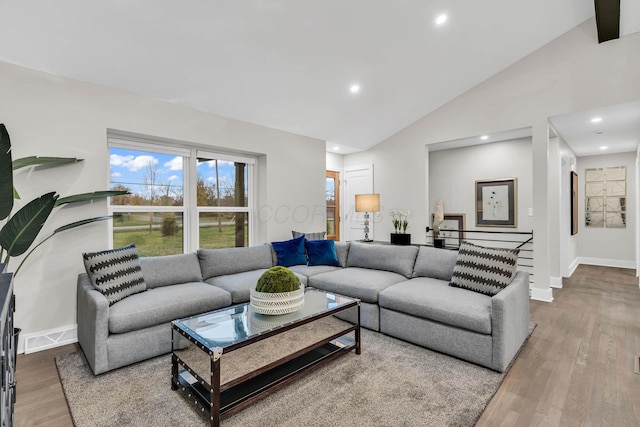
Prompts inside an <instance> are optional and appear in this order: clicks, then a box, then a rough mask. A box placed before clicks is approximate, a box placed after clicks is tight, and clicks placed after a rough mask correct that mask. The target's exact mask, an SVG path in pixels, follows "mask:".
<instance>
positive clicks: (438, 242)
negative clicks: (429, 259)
mask: <svg viewBox="0 0 640 427" xmlns="http://www.w3.org/2000/svg"><path fill="white" fill-rule="evenodd" d="M443 221H444V205H443V203H442V200H438V201H437V202H436V211H435V212H434V213H433V216H432V221H431V222H432V225H433V246H435V247H436V248H444V246H445V242H444V239H443V238H441V237H440V225H441V224H442V222H443Z"/></svg>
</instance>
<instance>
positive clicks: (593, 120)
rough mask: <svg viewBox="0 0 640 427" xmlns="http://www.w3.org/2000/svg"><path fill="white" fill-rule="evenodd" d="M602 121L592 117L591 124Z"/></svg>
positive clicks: (600, 118) (599, 118)
mask: <svg viewBox="0 0 640 427" xmlns="http://www.w3.org/2000/svg"><path fill="white" fill-rule="evenodd" d="M601 121H602V117H594V118H593V119H591V123H600V122H601Z"/></svg>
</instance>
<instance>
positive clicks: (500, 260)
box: [449, 241, 520, 296]
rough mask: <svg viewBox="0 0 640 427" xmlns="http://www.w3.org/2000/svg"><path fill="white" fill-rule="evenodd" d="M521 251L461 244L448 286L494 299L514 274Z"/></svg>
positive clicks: (467, 243)
mask: <svg viewBox="0 0 640 427" xmlns="http://www.w3.org/2000/svg"><path fill="white" fill-rule="evenodd" d="M519 253H520V249H503V248H487V247H484V246H478V245H474V244H471V243H469V242H466V241H464V242H462V244H461V245H460V250H459V251H458V259H457V261H456V265H455V267H454V268H453V275H452V276H451V282H450V283H449V286H453V287H456V288H463V289H467V290H470V291H474V292H478V293H481V294H485V295H489V296H493V295H495V294H497V293H498V292H500V291H501V290H503V289H504V288H506V287H507V286H508V285H509V284H510V283H511V281H512V280H513V277H514V276H515V274H516V270H517V268H518V254H519Z"/></svg>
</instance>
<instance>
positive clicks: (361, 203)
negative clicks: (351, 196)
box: [356, 194, 380, 242]
mask: <svg viewBox="0 0 640 427" xmlns="http://www.w3.org/2000/svg"><path fill="white" fill-rule="evenodd" d="M356 212H364V239H363V240H362V241H363V242H372V240H371V239H369V212H380V195H379V194H356Z"/></svg>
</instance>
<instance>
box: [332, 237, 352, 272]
mask: <svg viewBox="0 0 640 427" xmlns="http://www.w3.org/2000/svg"><path fill="white" fill-rule="evenodd" d="M335 245H336V255H338V263H340V267H346V266H347V257H348V256H349V247H350V246H351V243H349V242H335Z"/></svg>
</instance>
